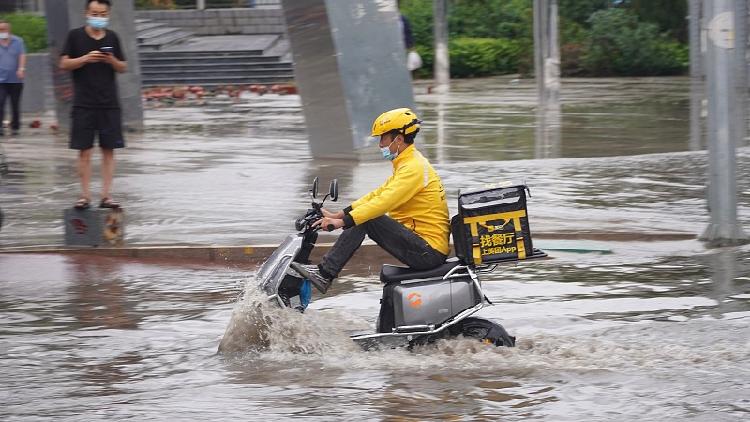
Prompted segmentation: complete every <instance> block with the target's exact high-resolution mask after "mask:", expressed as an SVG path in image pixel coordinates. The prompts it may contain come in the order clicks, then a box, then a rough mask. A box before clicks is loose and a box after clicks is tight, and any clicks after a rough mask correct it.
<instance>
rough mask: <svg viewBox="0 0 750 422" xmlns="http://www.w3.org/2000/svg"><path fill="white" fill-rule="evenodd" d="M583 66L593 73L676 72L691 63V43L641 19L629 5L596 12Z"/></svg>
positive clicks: (592, 17) (590, 20)
mask: <svg viewBox="0 0 750 422" xmlns="http://www.w3.org/2000/svg"><path fill="white" fill-rule="evenodd" d="M589 22H590V24H591V30H590V31H591V32H590V36H589V38H588V42H587V44H586V46H585V52H584V53H583V55H582V60H581V63H582V66H583V68H584V70H585V72H586V73H588V74H592V75H602V76H606V75H625V76H646V75H673V74H679V73H682V72H684V71H685V70H686V69H687V65H688V47H687V46H686V45H684V44H680V43H678V42H677V41H675V40H674V39H672V38H668V37H667V36H666V35H664V34H660V33H659V28H658V27H657V26H656V25H655V24H652V23H644V22H639V21H638V17H637V15H636V14H635V13H633V12H631V11H629V10H626V9H608V10H600V11H598V12H594V13H593V14H592V15H591V17H590V18H589Z"/></svg>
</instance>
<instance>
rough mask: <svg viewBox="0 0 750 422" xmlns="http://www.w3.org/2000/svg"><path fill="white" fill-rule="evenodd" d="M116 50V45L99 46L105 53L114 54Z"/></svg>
mask: <svg viewBox="0 0 750 422" xmlns="http://www.w3.org/2000/svg"><path fill="white" fill-rule="evenodd" d="M114 50H115V48H114V47H101V48H99V51H101V52H102V53H104V54H112V52H113V51H114Z"/></svg>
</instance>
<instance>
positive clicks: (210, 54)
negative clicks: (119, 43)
mask: <svg viewBox="0 0 750 422" xmlns="http://www.w3.org/2000/svg"><path fill="white" fill-rule="evenodd" d="M263 53H264V52H263V50H217V51H173V50H165V51H162V52H159V53H151V52H146V54H144V58H147V59H150V58H162V57H170V58H175V59H179V58H190V59H192V58H196V57H206V58H216V57H235V58H244V57H257V56H262V55H263Z"/></svg>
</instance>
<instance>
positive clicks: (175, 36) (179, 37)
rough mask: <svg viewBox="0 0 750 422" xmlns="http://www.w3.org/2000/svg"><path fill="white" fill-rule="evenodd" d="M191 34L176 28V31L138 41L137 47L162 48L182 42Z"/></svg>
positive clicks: (143, 48) (144, 48)
mask: <svg viewBox="0 0 750 422" xmlns="http://www.w3.org/2000/svg"><path fill="white" fill-rule="evenodd" d="M192 36H193V34H192V33H190V32H186V31H183V30H181V29H178V30H177V31H173V32H169V33H166V34H164V35H161V36H159V37H155V38H149V39H147V40H145V41H143V42H139V44H138V48H139V50H140V51H158V50H161V49H162V48H165V47H169V46H171V45H174V44H178V43H180V42H183V41H185V40H187V39H189V38H191V37H192Z"/></svg>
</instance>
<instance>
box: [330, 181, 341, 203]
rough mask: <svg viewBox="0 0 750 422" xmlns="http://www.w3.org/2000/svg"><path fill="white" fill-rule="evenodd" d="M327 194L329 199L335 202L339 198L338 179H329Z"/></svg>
mask: <svg viewBox="0 0 750 422" xmlns="http://www.w3.org/2000/svg"><path fill="white" fill-rule="evenodd" d="M328 195H329V196H330V198H331V201H333V202H336V200H337V199H339V181H338V180H336V179H333V180H331V186H330V187H329V188H328Z"/></svg>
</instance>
